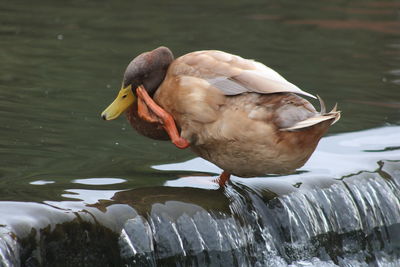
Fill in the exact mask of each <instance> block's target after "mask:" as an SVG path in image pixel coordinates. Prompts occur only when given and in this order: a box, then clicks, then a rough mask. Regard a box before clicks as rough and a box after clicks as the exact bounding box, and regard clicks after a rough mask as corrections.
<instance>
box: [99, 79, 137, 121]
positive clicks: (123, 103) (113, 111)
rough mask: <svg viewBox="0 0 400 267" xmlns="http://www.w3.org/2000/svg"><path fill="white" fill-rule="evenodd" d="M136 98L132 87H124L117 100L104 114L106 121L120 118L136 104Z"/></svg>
mask: <svg viewBox="0 0 400 267" xmlns="http://www.w3.org/2000/svg"><path fill="white" fill-rule="evenodd" d="M135 99H136V97H135V96H134V95H133V92H132V86H131V85H128V86H127V87H122V88H121V90H120V91H119V93H118V96H117V97H116V98H115V100H114V101H113V102H112V103H111V105H109V106H108V107H107V108H106V109H105V110H104V111H103V112H102V113H101V117H102V118H103V119H104V120H107V121H109V120H113V119H116V118H118V116H119V115H121V114H122V113H123V112H124V111H125V110H127V109H128V108H129V107H130V106H131V105H132V104H133V103H134V102H135Z"/></svg>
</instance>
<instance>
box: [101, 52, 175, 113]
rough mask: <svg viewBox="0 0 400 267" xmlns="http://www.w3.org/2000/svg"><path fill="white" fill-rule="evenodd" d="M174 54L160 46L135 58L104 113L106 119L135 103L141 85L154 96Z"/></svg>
mask: <svg viewBox="0 0 400 267" xmlns="http://www.w3.org/2000/svg"><path fill="white" fill-rule="evenodd" d="M173 60H174V56H173V54H172V52H171V50H169V49H168V48H167V47H163V46H162V47H159V48H157V49H154V50H152V51H150V52H145V53H142V54H140V55H139V56H137V57H136V58H134V59H133V60H132V61H131V63H129V65H128V67H127V68H126V70H125V74H124V79H123V82H122V87H121V90H120V91H119V93H118V95H117V98H115V100H114V101H113V102H112V103H111V105H109V106H108V107H107V108H106V109H105V110H104V111H103V112H102V113H101V117H102V118H103V119H104V120H113V119H115V118H117V117H118V116H119V115H121V113H123V112H124V111H125V110H127V109H128V108H129V107H130V106H131V105H132V104H134V103H135V101H136V99H137V97H136V88H137V87H139V86H140V85H143V87H144V88H145V89H146V91H147V92H148V94H149V95H150V96H152V95H153V94H154V93H155V91H156V90H157V88H158V87H159V86H160V84H161V83H162V81H163V80H164V78H165V75H166V73H167V70H168V66H169V65H170V64H171V62H172V61H173Z"/></svg>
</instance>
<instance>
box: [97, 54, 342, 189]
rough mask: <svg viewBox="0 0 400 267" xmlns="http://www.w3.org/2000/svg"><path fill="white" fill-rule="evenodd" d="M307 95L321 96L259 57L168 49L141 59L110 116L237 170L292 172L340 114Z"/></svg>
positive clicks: (133, 63) (243, 173)
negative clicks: (124, 116) (316, 104)
mask: <svg viewBox="0 0 400 267" xmlns="http://www.w3.org/2000/svg"><path fill="white" fill-rule="evenodd" d="M299 95H303V96H307V97H311V98H316V97H315V96H313V95H311V94H309V93H307V92H305V91H303V90H301V89H300V88H298V87H297V86H296V85H294V84H292V83H290V82H288V81H287V80H286V79H285V78H283V77H282V76H281V75H280V74H278V73H277V72H276V71H274V70H272V69H271V68H269V67H267V66H265V65H263V64H262V63H259V62H256V61H254V60H249V59H244V58H242V57H240V56H236V55H232V54H229V53H226V52H222V51H217V50H207V51H197V52H192V53H189V54H186V55H183V56H181V57H179V58H177V59H174V56H173V54H172V52H171V51H170V50H169V49H168V48H166V47H159V48H157V49H154V50H152V51H150V52H145V53H142V54H140V55H139V56H137V57H136V58H134V59H133V60H132V61H131V62H130V64H129V65H128V67H127V69H126V71H125V74H124V77H123V83H122V88H121V90H120V91H119V93H118V96H117V98H116V99H115V100H114V102H113V103H112V104H111V105H110V106H109V107H108V108H107V109H106V110H105V111H104V112H103V113H102V115H101V116H102V118H103V119H105V120H112V119H115V118H117V117H118V116H119V115H120V114H121V113H123V112H124V111H126V112H127V117H128V120H129V121H130V123H131V124H132V126H133V128H135V129H136V130H137V131H138V132H139V133H141V134H143V135H145V136H148V137H150V138H154V139H159V140H167V139H171V141H172V142H173V143H174V144H175V145H176V146H177V147H178V148H187V147H190V148H191V149H192V150H193V152H195V153H196V154H197V155H199V156H200V157H202V158H204V159H206V160H208V161H210V162H212V163H214V164H216V165H217V166H219V167H220V168H221V169H222V170H223V173H222V174H221V175H220V177H219V180H218V183H219V185H220V186H224V185H225V183H226V182H227V180H228V179H229V177H230V175H231V174H233V175H236V176H240V177H254V176H260V175H264V174H287V173H290V172H293V171H295V170H296V169H298V168H300V167H301V166H303V165H304V164H305V162H306V161H307V160H308V158H309V157H310V156H311V154H312V153H313V151H314V150H315V148H316V146H317V144H318V142H319V140H320V139H321V137H322V136H323V134H324V133H325V132H326V131H327V130H328V128H329V127H330V126H331V125H332V124H333V123H335V122H336V121H337V120H339V118H340V111H337V110H336V106H335V108H334V109H333V110H332V111H330V112H326V110H325V105H324V103H323V101H322V99H320V98H319V100H320V105H321V111H320V112H317V111H316V109H315V108H314V107H313V105H312V104H311V103H310V102H309V101H307V100H306V99H304V98H302V97H301V96H299Z"/></svg>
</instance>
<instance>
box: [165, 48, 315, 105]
mask: <svg viewBox="0 0 400 267" xmlns="http://www.w3.org/2000/svg"><path fill="white" fill-rule="evenodd" d="M169 71H171V72H174V74H176V75H189V76H195V77H198V78H202V79H204V80H206V81H207V82H208V83H210V85H211V86H213V87H216V88H218V89H219V90H221V91H222V92H223V93H224V94H225V95H238V94H242V93H246V92H256V93H260V94H271V93H281V92H291V93H296V94H302V95H306V96H309V97H313V98H316V97H315V96H313V95H312V94H309V93H307V92H304V91H303V90H301V89H300V88H298V87H297V86H296V85H294V84H292V83H290V82H288V81H287V80H286V79H285V78H283V77H282V76H281V75H280V74H279V73H277V72H276V71H274V70H273V69H271V68H269V67H267V66H265V65H264V64H262V63H259V62H256V61H254V60H249V59H244V58H242V57H240V56H236V55H232V54H229V53H225V52H222V51H217V50H207V51H198V52H193V53H189V54H186V55H184V56H182V57H180V58H178V59H176V60H175V62H174V64H173V65H172V66H171V68H170V69H169Z"/></svg>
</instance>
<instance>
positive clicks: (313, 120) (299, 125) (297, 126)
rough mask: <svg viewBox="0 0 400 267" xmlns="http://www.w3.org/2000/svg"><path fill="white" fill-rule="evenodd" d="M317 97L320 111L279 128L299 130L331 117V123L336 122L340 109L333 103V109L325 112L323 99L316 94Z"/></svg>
mask: <svg viewBox="0 0 400 267" xmlns="http://www.w3.org/2000/svg"><path fill="white" fill-rule="evenodd" d="M317 97H318V100H319V104H320V106H321V111H320V112H319V113H317V114H315V116H313V117H310V118H308V119H305V120H302V121H299V122H297V123H296V124H294V125H292V126H290V127H287V128H282V129H280V130H281V131H296V130H301V129H304V128H308V127H311V126H313V125H316V124H318V123H321V122H323V121H327V120H332V119H333V121H332V123H331V125H333V124H334V123H336V122H337V121H338V120H339V119H340V111H338V110H337V103H336V104H335V106H334V107H333V109H332V110H331V111H329V112H326V107H325V103H324V101H323V100H322V98H321V97H319V96H318V95H317Z"/></svg>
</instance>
